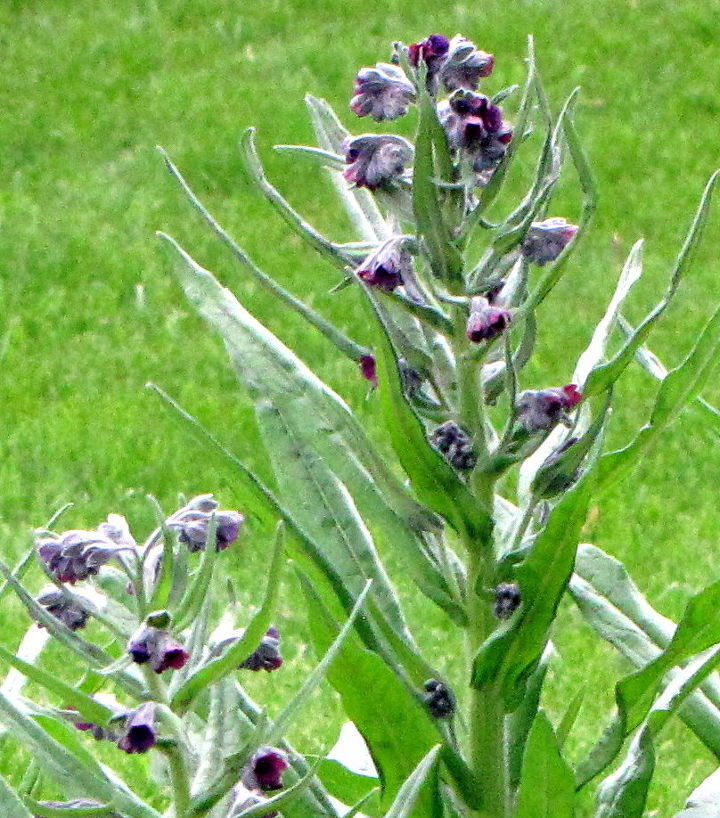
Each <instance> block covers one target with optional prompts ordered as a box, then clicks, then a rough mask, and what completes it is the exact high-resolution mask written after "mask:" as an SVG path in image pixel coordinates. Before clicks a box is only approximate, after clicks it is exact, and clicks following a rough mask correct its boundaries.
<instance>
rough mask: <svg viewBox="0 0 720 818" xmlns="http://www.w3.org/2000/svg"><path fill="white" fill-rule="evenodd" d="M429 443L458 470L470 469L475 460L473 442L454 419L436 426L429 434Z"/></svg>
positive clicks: (473, 465)
mask: <svg viewBox="0 0 720 818" xmlns="http://www.w3.org/2000/svg"><path fill="white" fill-rule="evenodd" d="M430 443H432V445H433V446H434V447H435V448H436V449H437V450H438V451H439V452H440V453H441V454H442V455H443V457H444V458H445V460H447V462H448V463H449V464H450V465H451V466H452V467H453V468H454V469H457V470H458V471H472V470H473V469H474V468H475V463H476V462H477V455H476V454H475V449H474V447H473V442H472V440H471V439H470V436H469V435H468V433H467V432H466V431H465V430H464V429H463V428H462V427H461V426H459V425H458V424H457V423H456V422H455V421H454V420H448V421H446V422H445V423H441V424H440V425H439V426H437V427H436V428H435V429H434V430H433V432H432V434H431V435H430Z"/></svg>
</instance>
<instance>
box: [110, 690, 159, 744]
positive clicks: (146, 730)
mask: <svg viewBox="0 0 720 818" xmlns="http://www.w3.org/2000/svg"><path fill="white" fill-rule="evenodd" d="M156 741H157V734H156V733H155V703H154V702H145V703H144V704H141V705H140V707H138V708H136V709H135V710H132V711H130V713H128V716H127V718H126V719H125V732H124V733H123V735H122V736H121V737H120V740H119V741H118V743H117V746H118V747H119V748H120V749H121V750H124V751H125V752H126V753H147V751H148V750H149V749H150V748H151V747H154V746H155V742H156Z"/></svg>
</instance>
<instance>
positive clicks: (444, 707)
mask: <svg viewBox="0 0 720 818" xmlns="http://www.w3.org/2000/svg"><path fill="white" fill-rule="evenodd" d="M423 687H424V688H425V695H424V696H423V701H424V702H425V705H426V706H427V709H428V710H429V711H430V715H431V716H433V717H434V718H436V719H447V718H450V716H452V714H453V713H454V712H455V696H454V695H453V692H452V690H450V688H449V687H448V686H447V685H446V684H445V683H444V682H441V681H440V680H439V679H428V680H427V682H425V684H424V685H423Z"/></svg>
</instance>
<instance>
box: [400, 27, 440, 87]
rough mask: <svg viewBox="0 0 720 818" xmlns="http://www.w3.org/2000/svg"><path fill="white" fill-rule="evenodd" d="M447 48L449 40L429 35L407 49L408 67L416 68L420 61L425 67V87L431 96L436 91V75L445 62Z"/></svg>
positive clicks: (438, 35)
mask: <svg viewBox="0 0 720 818" xmlns="http://www.w3.org/2000/svg"><path fill="white" fill-rule="evenodd" d="M449 48H450V40H448V38H447V37H446V36H445V35H444V34H431V35H430V36H429V37H427V38H426V39H425V40H422V42H419V43H413V44H412V45H411V46H409V47H408V60H409V61H410V65H412V66H413V67H414V68H417V67H418V66H419V65H420V62H421V61H422V62H424V63H425V65H426V66H427V86H428V90H429V91H430V92H431V93H433V94H434V93H435V92H436V91H437V86H438V75H439V73H440V70H441V69H442V67H443V65H444V64H445V62H446V60H447V55H448V50H449Z"/></svg>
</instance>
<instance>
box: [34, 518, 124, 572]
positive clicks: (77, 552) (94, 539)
mask: <svg viewBox="0 0 720 818" xmlns="http://www.w3.org/2000/svg"><path fill="white" fill-rule="evenodd" d="M123 550H125V546H122V545H118V544H117V543H115V542H113V541H112V540H111V539H109V538H108V537H106V536H104V535H103V534H101V533H100V532H99V531H83V530H81V529H73V530H71V531H66V532H65V533H64V534H62V535H59V536H57V535H54V536H51V537H42V538H40V539H39V540H38V541H37V551H38V555H39V557H40V559H41V560H42V561H43V562H44V563H45V566H46V568H47V570H48V571H49V572H50V573H51V574H52V575H53V576H54V577H55V579H56V580H57V581H58V582H68V583H70V584H71V585H74V584H75V583H76V582H79V581H81V580H84V579H87V578H88V577H92V576H95V575H96V574H97V573H98V571H99V570H100V567H101V566H102V565H105V563H107V562H109V561H110V560H111V559H113V557H116V556H117V555H118V554H119V553H120V552H121V551H123Z"/></svg>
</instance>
